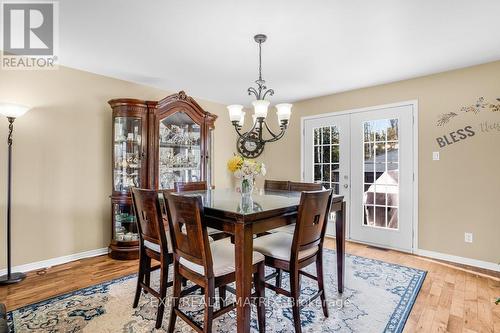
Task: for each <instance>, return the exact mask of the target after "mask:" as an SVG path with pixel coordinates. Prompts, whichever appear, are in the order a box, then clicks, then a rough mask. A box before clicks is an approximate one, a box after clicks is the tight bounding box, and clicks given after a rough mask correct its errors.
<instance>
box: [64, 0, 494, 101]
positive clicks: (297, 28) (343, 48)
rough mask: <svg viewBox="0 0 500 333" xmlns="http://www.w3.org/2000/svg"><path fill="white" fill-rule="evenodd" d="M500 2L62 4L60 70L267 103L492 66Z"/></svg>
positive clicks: (112, 0)
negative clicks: (266, 95) (256, 85)
mask: <svg viewBox="0 0 500 333" xmlns="http://www.w3.org/2000/svg"><path fill="white" fill-rule="evenodd" d="M499 15H500V1H499V0H377V1H373V0H314V1H312V0H309V1H307V0H300V1H297V0H272V1H269V0H267V1H264V0H253V1H240V0H199V1H195V0H156V1H153V0H149V1H145V0H141V1H139V0H61V1H60V53H61V57H60V62H61V64H63V65H66V66H70V67H74V68H79V69H83V70H87V71H90V72H94V73H99V74H103V75H108V76H111V77H116V78H120V79H124V80H129V81H134V82H138V83H143V84H146V85H151V86H155V87H159V88H163V89H166V90H170V91H178V90H181V89H184V90H186V92H187V93H188V94H190V95H193V96H197V97H200V98H205V99H209V100H213V101H219V102H223V103H239V104H241V103H244V104H248V103H249V102H250V100H251V98H250V97H249V96H247V94H246V89H247V88H248V87H249V86H250V85H251V84H253V81H254V80H255V79H256V78H257V59H258V58H257V56H258V53H257V52H258V48H257V44H255V42H254V41H253V35H254V34H256V33H265V34H267V35H268V41H267V42H266V43H265V44H263V74H264V79H266V80H267V83H268V86H269V87H271V88H274V90H275V91H276V94H275V96H274V97H272V98H270V99H271V100H272V101H273V102H278V101H296V100H299V99H304V98H309V97H314V96H319V95H325V94H330V93H334V92H339V91H345V90H350V89H355V88H360V87H366V86H371V85H376V84H381V83H386V82H391V81H397V80H401V79H406V78H411V77H417V76H422V75H426V74H431V73H436V72H441V71H446V70H449V69H454V68H460V67H466V66H470V65H474V64H479V63H485V62H489V61H493V60H498V59H500V42H499V41H500V25H499Z"/></svg>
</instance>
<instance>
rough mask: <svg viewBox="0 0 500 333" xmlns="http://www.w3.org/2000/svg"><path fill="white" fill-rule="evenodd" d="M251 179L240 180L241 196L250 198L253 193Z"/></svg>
mask: <svg viewBox="0 0 500 333" xmlns="http://www.w3.org/2000/svg"><path fill="white" fill-rule="evenodd" d="M253 183H254V182H253V178H242V179H241V195H243V196H250V195H252V192H253Z"/></svg>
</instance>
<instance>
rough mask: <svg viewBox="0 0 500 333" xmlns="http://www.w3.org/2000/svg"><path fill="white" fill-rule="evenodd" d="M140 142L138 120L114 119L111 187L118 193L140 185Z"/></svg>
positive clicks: (140, 126)
mask: <svg viewBox="0 0 500 333" xmlns="http://www.w3.org/2000/svg"><path fill="white" fill-rule="evenodd" d="M141 140H142V124H141V119H140V118H133V117H115V118H114V138H113V146H114V147H113V148H114V149H113V150H114V161H113V186H114V190H115V191H118V192H127V191H128V190H129V189H130V188H131V187H139V186H140V184H141V179H140V177H141V167H142V163H141Z"/></svg>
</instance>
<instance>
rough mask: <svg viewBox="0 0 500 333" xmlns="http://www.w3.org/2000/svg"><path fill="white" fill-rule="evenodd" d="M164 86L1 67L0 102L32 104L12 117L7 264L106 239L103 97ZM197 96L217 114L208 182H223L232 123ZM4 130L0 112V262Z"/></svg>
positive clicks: (150, 93) (155, 93)
mask: <svg viewBox="0 0 500 333" xmlns="http://www.w3.org/2000/svg"><path fill="white" fill-rule="evenodd" d="M187 93H188V94H189V91H187ZM169 94H170V93H169V92H166V91H162V90H158V89H154V88H151V87H146V86H142V85H138V84H134V83H130V82H125V81H120V80H116V79H112V78H108V77H104V76H99V75H95V74H91V73H87V72H82V71H78V70H73V69H68V68H64V67H61V68H60V69H59V70H56V71H0V102H14V103H20V104H26V105H31V106H33V107H34V108H33V110H31V111H30V112H29V113H28V114H26V115H25V116H23V117H22V118H19V119H18V120H16V122H15V133H14V161H13V162H14V171H13V181H14V190H13V216H12V218H13V246H12V250H13V264H14V265H21V264H26V263H30V262H35V261H40V260H45V259H50V258H55V257H60V256H64V255H69V254H74V253H79V252H83V251H88V250H93V249H97V248H102V247H106V246H107V245H108V244H109V240H110V237H111V236H110V231H111V227H110V201H109V198H108V196H109V194H110V192H111V171H110V167H111V111H110V108H109V106H108V104H107V101H108V100H109V99H111V98H117V97H133V98H140V99H150V100H158V99H160V98H163V97H165V96H167V95H169ZM198 102H199V103H200V104H201V106H202V107H203V108H205V110H207V111H209V112H212V113H215V114H217V115H218V116H219V118H218V120H217V121H216V123H215V125H216V130H215V143H216V146H215V153H214V154H215V156H214V161H215V184H216V185H217V186H218V187H227V186H229V185H230V177H229V175H228V174H227V172H226V169H225V163H226V160H227V159H228V158H229V157H230V156H231V154H232V152H233V150H234V140H235V138H234V135H233V131H234V130H233V129H232V127H231V126H230V122H229V119H228V116H227V112H226V109H225V107H224V106H223V105H221V104H217V103H212V102H207V101H203V100H198ZM6 137H7V120H6V119H0V143H1V144H0V230H1V232H0V245H1V250H0V268H5V266H6V260H5V244H6V237H5V232H4V230H5V210H6V209H5V208H6V193H5V192H6V190H5V189H6V175H7V170H6V167H7V162H6V156H7V155H6V154H7V149H6V144H5V141H6ZM229 138H230V139H229Z"/></svg>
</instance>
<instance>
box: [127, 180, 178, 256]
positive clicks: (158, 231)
mask: <svg viewBox="0 0 500 333" xmlns="http://www.w3.org/2000/svg"><path fill="white" fill-rule="evenodd" d="M131 192H132V202H133V205H134V211H135V216H136V221H137V229H138V230H139V239H140V242H141V247H142V246H144V240H147V241H149V242H152V243H155V244H158V245H160V249H161V251H162V252H165V253H167V252H168V243H167V242H169V240H167V234H166V230H168V226H167V227H166V226H165V223H164V220H163V216H162V211H161V208H160V202H159V201H158V193H157V192H156V191H155V190H145V189H140V188H133V189H132V191H131Z"/></svg>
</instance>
